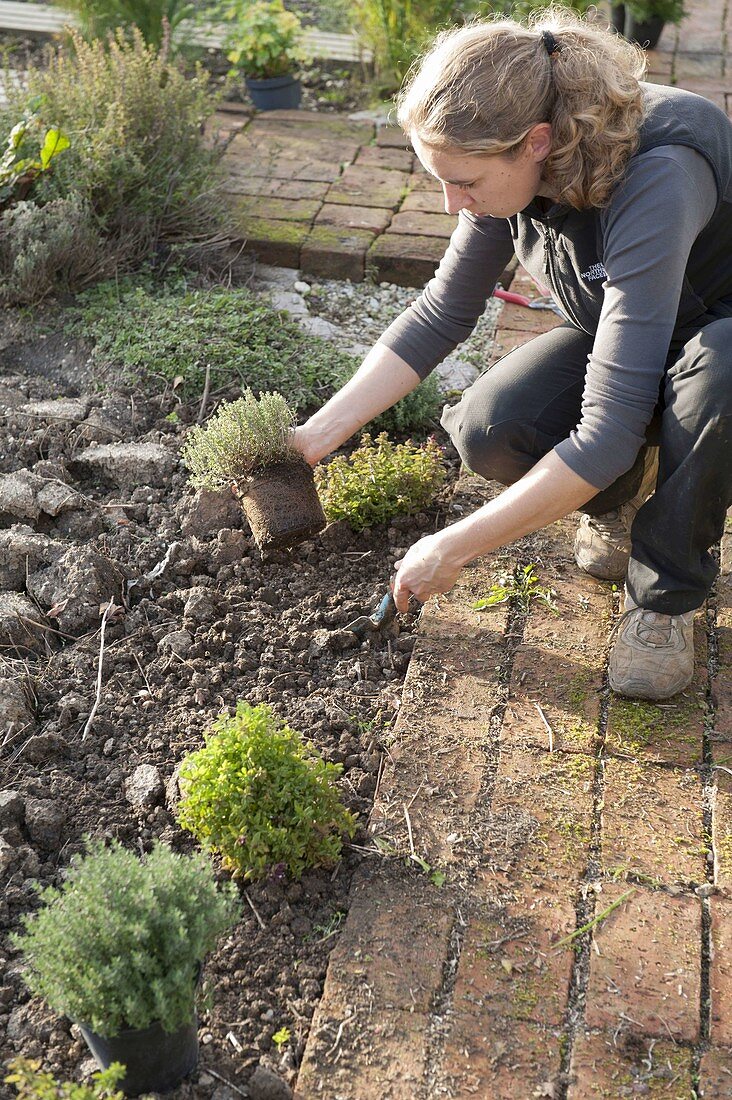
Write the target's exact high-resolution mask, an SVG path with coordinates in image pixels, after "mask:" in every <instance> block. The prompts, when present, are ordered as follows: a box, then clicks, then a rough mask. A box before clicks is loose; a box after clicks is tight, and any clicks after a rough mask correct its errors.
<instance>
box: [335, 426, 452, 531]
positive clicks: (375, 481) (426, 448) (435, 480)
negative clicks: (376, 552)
mask: <svg viewBox="0 0 732 1100" xmlns="http://www.w3.org/2000/svg"><path fill="white" fill-rule="evenodd" d="M444 480H445V469H444V465H443V462H442V451H441V449H440V447H439V446H438V444H437V443H436V441H435V440H434V439H429V440H428V441H427V442H426V443H423V444H420V445H416V444H414V443H410V442H406V443H401V444H397V443H392V442H391V441H390V440H389V438H388V437H387V435H386V432H382V433H381V434H380V435H378V436H377V437H376V439H375V440H372V438H371V436H370V435H369V434H368V433H367V432H364V434H363V435H362V436H361V442H360V445H359V446H358V447H357V448H356V450H355V451H353V452H352V454H351V455H350V457H348V458H342V457H336V458H334V459H333V460H332V461H331V462H329V463H328V464H327V465H321V466H317V467H316V469H315V483H316V485H317V487H318V494H319V496H320V499H321V501H322V503H323V508H324V510H325V514H326V516H327V517H328V520H329V521H331V522H332V521H335V520H340V519H345V520H348V522H349V523H350V525H351V527H352V528H353V529H354V531H361V530H363V528H364V527H372V526H373V525H374V524H375V523H385V522H386V521H387V520H389V519H391V518H392V516H396V515H403V514H409V513H411V512H418V511H419V509H420V508H424V506H425V505H426V504H428V503H429V502H430V501H431V500H432V498H433V496H434V494H435V493H436V492H437V490H438V489H439V487H440V486H441V485H442V483H443V481H444Z"/></svg>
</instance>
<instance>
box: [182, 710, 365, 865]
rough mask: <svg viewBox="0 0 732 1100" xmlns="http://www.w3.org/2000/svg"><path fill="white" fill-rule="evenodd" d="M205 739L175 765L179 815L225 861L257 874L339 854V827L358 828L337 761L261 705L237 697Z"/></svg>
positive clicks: (326, 862)
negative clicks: (331, 760)
mask: <svg viewBox="0 0 732 1100" xmlns="http://www.w3.org/2000/svg"><path fill="white" fill-rule="evenodd" d="M205 741H206V745H205V748H203V749H200V750H199V751H198V752H194V753H192V754H191V755H190V756H187V757H186V758H185V759H184V760H183V762H182V764H181V766H180V771H179V786H180V788H181V792H182V798H181V801H180V803H179V806H178V821H179V822H180V824H181V825H182V827H183V828H184V829H188V830H189V831H190V832H192V833H193V835H194V836H195V837H196V839H197V840H198V841H199V843H200V844H202V845H203V847H204V848H206V849H208V850H209V851H211V852H217V853H218V854H220V855H221V857H222V860H223V863H224V866H225V867H227V868H228V869H229V870H231V871H233V872H234V874H235V875H237V876H240V877H241V878H243V879H257V878H261V877H262V876H264V875H267V874H271V873H276V872H277V871H278V870H287V871H289V872H290V874H291V875H293V876H297V875H300V874H302V872H303V871H304V870H305V869H306V868H307V867H316V866H321V865H322V866H329V865H331V864H335V863H336V862H337V861H338V859H339V858H340V854H341V845H342V840H341V834H343V833H345V834H347V835H348V836H353V834H354V832H355V830H356V819H355V817H354V815H353V814H351V813H350V812H349V811H348V810H347V809H346V808H345V806H344V805H343V804H342V802H341V799H340V796H339V793H338V788H337V787H336V785H335V780H336V778H337V776H338V775H339V774H340V772H341V770H342V768H341V765H339V764H329V763H327V762H326V761H324V760H323V759H322V758H321V757H320V755H319V754H318V752H317V750H316V749H315V748H314V747H313V746H312V745H311V744H309V743H308V742H306V741H304V740H303V739H302V737H301V735H300V734H299V733H297V732H296V731H295V730H292V729H290V727H289V726H286V725H282V724H281V723H280V722H279V721H278V720H277V719H276V718H275V716H274V715H273V714H272V712H271V711H270V709H269V707H266V706H264V705H260V706H256V707H252V706H250V705H249V704H248V703H244V702H239V703H238V704H237V708H236V714H235V715H234V716H233V717H229V716H228V715H222V716H221V717H220V718H219V719H218V720H217V721H216V722H214V724H213V726H212V727H211V730H210V732H209V733H207V734H206V735H205Z"/></svg>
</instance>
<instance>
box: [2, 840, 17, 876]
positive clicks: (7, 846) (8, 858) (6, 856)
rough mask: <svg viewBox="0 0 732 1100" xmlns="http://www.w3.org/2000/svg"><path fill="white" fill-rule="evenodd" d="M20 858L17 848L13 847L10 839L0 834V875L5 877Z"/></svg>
mask: <svg viewBox="0 0 732 1100" xmlns="http://www.w3.org/2000/svg"><path fill="white" fill-rule="evenodd" d="M17 858H18V852H17V849H16V848H14V847H13V845H12V844H11V843H10V841H9V840H6V839H5V837H3V836H0V875H2V877H3V878H5V877H6V876H7V874H8V872H9V871H10V868H11V867H12V866H13V864H14V863H15V861H16V860H17Z"/></svg>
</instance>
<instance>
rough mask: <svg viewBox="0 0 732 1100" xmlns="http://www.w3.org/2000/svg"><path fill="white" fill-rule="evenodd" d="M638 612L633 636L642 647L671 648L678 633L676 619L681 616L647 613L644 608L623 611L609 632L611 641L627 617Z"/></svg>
mask: <svg viewBox="0 0 732 1100" xmlns="http://www.w3.org/2000/svg"><path fill="white" fill-rule="evenodd" d="M637 611H639V612H640V614H639V616H638V621H637V623H636V624H635V635H636V637H637V638H638V640H639V641H640V642H642V644H643V645H647V646H650V647H651V649H663V648H666V647H670V646H673V645H674V643H675V639H676V637H677V635H678V632H679V626H678V622H677V620H678V619H683V615H663V614H662V613H661V612H660V611H648V610H646V608H644V607H629V608H628V610H627V611H624V612H623V613H622V615H621V616H620V618H619V619H618V621H617V622H616V623H615V626H614V627H613V628H612V630H611V631H610V639H611V640H612V639H613V638H614V637H615V635H616V634H617V633H618V631H619V630H620V629H621V627H622V626H623V624H624V623H625V620H626V619H627V618H628V616H629V615H632V614H633V613H634V612H637Z"/></svg>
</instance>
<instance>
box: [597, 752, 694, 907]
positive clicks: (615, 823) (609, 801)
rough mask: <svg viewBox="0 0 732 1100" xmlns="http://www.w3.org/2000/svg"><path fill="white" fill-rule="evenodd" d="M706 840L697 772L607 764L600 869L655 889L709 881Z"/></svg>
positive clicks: (615, 762)
mask: <svg viewBox="0 0 732 1100" xmlns="http://www.w3.org/2000/svg"><path fill="white" fill-rule="evenodd" d="M707 848H708V840H707V839H706V838H705V835H704V823H703V820H702V788H701V782H700V779H699V776H698V774H697V773H696V772H695V771H675V770H674V771H672V770H671V769H669V768H659V767H654V766H653V765H649V764H638V763H637V762H635V761H631V760H613V759H609V760H608V761H607V762H606V765H605V794H604V808H603V812H602V868H603V870H604V871H605V873H606V874H607V875H610V876H614V877H615V876H622V875H626V874H629V873H630V874H632V875H634V876H636V877H638V878H644V879H647V880H651V882H652V884H654V885H663V886H670V885H674V884H677V883H689V882H694V883H697V884H700V883H703V882H705V881H706V866H707V864H706V852H707Z"/></svg>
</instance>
